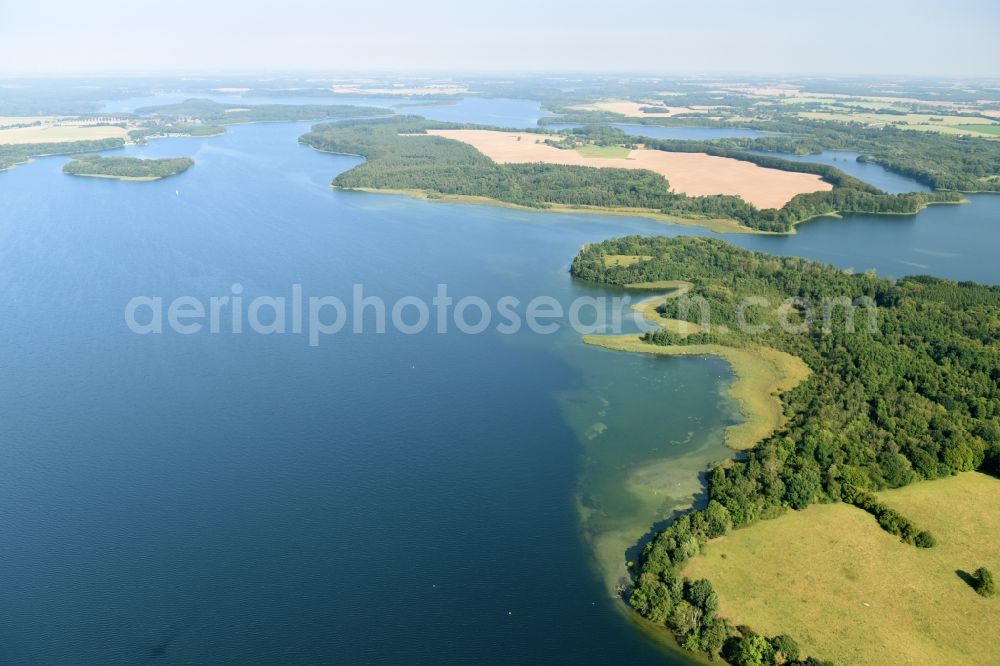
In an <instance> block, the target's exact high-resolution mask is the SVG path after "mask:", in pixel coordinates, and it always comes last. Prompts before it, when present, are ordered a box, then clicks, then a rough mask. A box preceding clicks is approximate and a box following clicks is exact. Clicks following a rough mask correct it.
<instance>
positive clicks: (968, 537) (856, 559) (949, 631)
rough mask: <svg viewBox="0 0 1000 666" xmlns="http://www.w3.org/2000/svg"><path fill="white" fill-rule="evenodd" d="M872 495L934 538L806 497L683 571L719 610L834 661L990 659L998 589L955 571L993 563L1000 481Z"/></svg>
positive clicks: (998, 615)
mask: <svg viewBox="0 0 1000 666" xmlns="http://www.w3.org/2000/svg"><path fill="white" fill-rule="evenodd" d="M879 497H880V499H882V500H883V501H884V502H886V503H887V504H889V505H890V506H891V507H892V508H894V509H896V510H898V511H899V512H901V513H902V514H903V515H905V516H906V517H908V518H909V519H911V520H913V521H914V522H915V523H916V524H918V525H920V526H921V527H922V528H923V529H928V530H930V531H931V532H932V533H933V534H934V535H935V536H936V537H937V545H936V546H935V547H933V548H926V549H924V548H915V547H913V546H911V545H908V544H906V543H903V542H901V541H900V540H899V538H897V537H895V536H893V535H891V534H889V533H887V532H885V531H884V530H882V529H881V528H880V527H879V526H878V524H876V522H875V520H874V518H872V517H871V516H870V515H868V514H867V513H865V512H863V511H861V510H859V509H857V508H855V507H853V506H849V505H846V504H825V505H813V506H811V507H809V508H807V509H805V510H804V511H790V512H789V513H788V514H786V515H784V516H782V517H780V518H777V519H775V520H768V521H764V522H761V523H759V524H756V525H753V526H752V527H749V528H746V529H742V530H737V531H735V532H733V533H732V534H730V535H729V536H726V537H722V538H720V539H716V540H714V541H710V542H709V543H708V544H707V545H706V547H705V550H704V553H703V554H702V556H700V557H696V558H694V559H692V560H691V561H690V563H689V564H688V565H687V566H686V568H685V569H684V574H685V575H687V576H689V577H692V578H702V577H704V578H708V579H709V580H711V581H712V583H713V584H714V585H715V588H716V590H717V591H718V593H719V597H720V600H721V604H722V610H721V613H722V614H723V615H726V616H728V617H730V618H732V619H734V620H735V621H738V622H745V623H747V624H750V625H751V626H752V627H753V628H754V629H755V630H758V631H763V632H770V633H781V632H785V633H788V634H790V635H792V636H794V637H795V638H796V640H798V641H799V643H800V644H801V645H802V646H803V648H804V650H805V651H806V652H808V653H809V654H814V655H817V656H822V657H823V658H825V659H831V660H833V661H834V662H835V663H839V664H887V663H895V664H917V663H922V664H925V663H933V664H956V665H957V664H972V663H986V662H984V660H983V657H984V656H985V655H993V657H994V659H993V661H992V662H991V663H996V662H997V660H1000V647H998V646H997V644H996V642H995V638H996V627H997V626H1000V598H992V599H986V598H982V597H980V596H979V595H977V594H976V593H975V592H974V591H973V590H972V588H971V587H970V586H969V585H968V584H967V583H966V582H965V580H964V579H963V574H965V575H968V574H969V573H971V572H972V571H975V570H976V569H977V568H978V567H981V566H985V567H987V568H990V569H991V570H993V571H996V570H998V569H1000V542H998V541H997V540H996V538H995V537H996V534H997V533H998V531H1000V479H996V478H993V477H990V476H986V475H984V474H980V473H977V472H965V473H962V474H959V475H957V476H954V477H950V478H947V479H943V480H937V481H926V482H922V483H917V484H914V485H911V486H907V487H905V488H901V489H897V490H890V491H886V492H883V493H880V495H879Z"/></svg>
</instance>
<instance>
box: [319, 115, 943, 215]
mask: <svg viewBox="0 0 1000 666" xmlns="http://www.w3.org/2000/svg"><path fill="white" fill-rule="evenodd" d="M462 127H476V126H473V125H461V124H457V123H442V122H436V121H428V120H424V119H422V118H418V117H410V116H404V117H397V118H390V119H379V120H363V121H344V122H339V123H334V124H324V125H316V126H314V127H313V128H312V130H311V131H310V132H309V133H307V134H305V135H303V136H302V137H301V138H300V141H302V142H303V143H306V144H308V145H310V146H312V147H314V148H317V149H319V150H326V151H330V152H338V153H349V154H354V155H361V156H363V157H365V158H367V161H366V162H365V163H364V164H361V165H359V166H357V167H355V168H354V169H351V170H349V171H347V172H345V173H342V174H340V175H338V176H337V177H336V178H335V179H334V181H333V184H334V185H336V186H338V187H345V188H374V189H415V190H424V191H427V192H430V193H434V194H440V195H465V196H478V197H489V198H492V199H497V200H499V201H505V202H509V203H513V204H518V205H523V206H532V207H537V208H544V207H546V206H548V205H549V204H563V205H570V206H602V207H613V208H645V209H653V210H657V211H660V212H662V213H664V214H667V215H676V216H681V217H691V218H702V219H731V220H737V221H739V222H740V223H742V224H744V225H745V226H747V227H750V228H753V229H760V230H765V231H788V230H790V229H791V228H792V226H793V225H794V224H795V223H797V222H800V221H802V220H805V219H808V218H810V217H814V216H816V215H823V214H829V213H834V212H866V213H905V214H912V213H916V212H917V211H919V210H920V209H921V208H922V207H923V206H925V205H927V204H928V203H931V202H937V201H957V200H960V197H959V196H957V195H955V194H935V193H931V194H922V193H915V194H906V195H889V194H885V193H883V192H880V191H879V190H877V189H875V188H873V187H871V186H870V185H867V184H865V183H862V182H861V181H858V180H857V179H855V178H851V177H850V176H848V175H846V174H844V173H843V172H841V171H839V170H838V169H835V168H833V167H828V166H823V165H812V164H803V163H799V162H792V161H789V160H781V159H777V158H773V157H768V156H761V155H752V154H750V153H746V152H744V151H741V150H737V149H733V148H725V147H720V146H718V145H715V144H711V143H706V142H652V141H650V142H649V143H650V146H651V147H654V148H656V147H662V148H663V149H666V150H684V151H688V152H703V151H705V152H710V154H713V155H719V156H724V157H736V158H738V159H746V160H748V161H752V162H754V163H757V164H761V165H762V166H772V167H774V168H782V169H786V170H791V171H800V172H801V171H805V172H809V173H817V174H818V175H820V176H822V177H823V178H825V179H828V180H830V182H831V183H832V184H834V185H835V187H834V189H833V190H832V191H830V192H815V193H812V194H801V195H798V196H797V197H795V198H793V199H792V200H791V201H790V202H789V203H788V204H786V205H785V206H784V207H783V208H780V209H767V210H760V209H758V208H755V207H754V206H752V205H751V204H749V203H747V202H746V201H744V200H743V199H741V198H739V197H735V196H728V195H714V196H703V197H690V196H687V195H684V194H677V193H673V192H670V191H669V183H668V182H667V181H666V179H664V178H663V177H662V176H660V175H658V174H655V173H653V172H650V171H645V170H632V169H611V168H604V169H595V168H592V167H579V166H564V165H555V164H496V163H494V162H493V161H492V160H490V159H489V158H487V157H486V156H484V155H483V154H482V153H480V152H479V151H477V150H476V149H474V148H473V147H471V146H469V145H467V144H464V143H462V142H459V141H453V140H450V139H445V138H443V137H434V136H423V137H419V138H415V137H412V136H405V135H406V134H423V133H426V130H427V129H431V128H462ZM486 129H498V128H486ZM586 131H587V130H585V131H584V133H586ZM595 131H596V130H595ZM599 131H600V135H599V136H598V137H596V139H599V141H598V142H599V143H601V144H602V145H611V143H614V142H615V141H614V140H615V139H617V140H618V141H617V142H619V143H620V144H621V145H631V143H632V142H634V139H633V138H630V137H627V136H626V135H624V133H622V132H620V131H618V130H613V129H610V128H602V129H601V130H599ZM401 135H403V136H401Z"/></svg>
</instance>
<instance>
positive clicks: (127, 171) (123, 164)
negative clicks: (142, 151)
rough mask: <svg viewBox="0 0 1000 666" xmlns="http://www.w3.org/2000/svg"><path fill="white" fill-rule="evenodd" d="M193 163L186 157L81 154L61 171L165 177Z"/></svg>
mask: <svg viewBox="0 0 1000 666" xmlns="http://www.w3.org/2000/svg"><path fill="white" fill-rule="evenodd" d="M193 165H194V160H192V159H191V158H188V157H170V158H160V159H139V158H135V157H101V156H99V155H83V156H81V157H76V158H73V159H72V160H70V161H69V162H67V163H66V164H65V165H63V173H65V174H69V175H71V176H107V177H112V178H166V177H167V176H175V175H177V174H179V173H181V172H183V171H187V170H188V169H189V168H190V167H192V166H193Z"/></svg>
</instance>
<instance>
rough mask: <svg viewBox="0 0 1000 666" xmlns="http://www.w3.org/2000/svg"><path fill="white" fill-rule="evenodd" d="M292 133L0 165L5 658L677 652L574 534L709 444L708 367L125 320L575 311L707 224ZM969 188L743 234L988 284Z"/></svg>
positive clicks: (540, 338)
mask: <svg viewBox="0 0 1000 666" xmlns="http://www.w3.org/2000/svg"><path fill="white" fill-rule="evenodd" d="M511 113H512V114H514V115H516V114H519V113H521V111H512V112H511ZM511 117H513V116H511ZM480 121H481V122H485V121H484V120H481V119H480ZM308 125H309V124H308V123H302V124H295V125H293V124H262V125H245V126H236V127H231V128H230V129H229V131H228V133H227V134H226V135H224V136H219V137H214V138H207V139H171V140H162V141H154V142H151V143H150V144H149V145H147V146H144V147H139V148H129V149H126V150H125V151H124V152H122V151H117V152H116V153H115V154H126V155H134V156H179V155H188V156H191V157H193V158H194V159H195V161H196V164H195V166H194V167H192V168H191V169H190V170H189V171H187V172H186V173H184V174H182V175H180V176H177V177H175V178H171V179H167V180H163V181H157V182H151V183H128V182H119V181H113V180H102V179H88V178H73V177H68V176H64V175H62V173H61V172H60V169H61V166H62V164H63V163H64V162H65V161H66V158H61V157H54V158H42V159H38V160H36V161H34V162H33V163H30V164H26V165H21V166H18V167H16V168H14V169H12V170H11V171H9V172H6V173H2V174H0V210H3V211H4V214H3V215H2V216H0V303H2V307H3V314H4V325H3V326H2V327H0V378H2V379H0V404H2V405H3V406H4V410H3V419H0V442H2V443H3V448H2V455H3V461H2V464H0V517H2V520H0V543H2V544H3V546H2V547H0V588H2V589H3V590H4V593H3V594H2V595H0V661H3V662H4V663H58V664H94V663H101V664H118V663H122V664H125V663H147V662H150V663H155V662H163V663H205V662H221V663H289V662H292V661H295V662H324V663H330V662H336V663H352V662H368V663H372V662H374V663H386V664H389V663H400V662H406V663H453V662H467V661H469V660H474V659H476V660H488V661H504V662H518V663H521V662H524V663H531V662H558V663H567V662H573V663H609V662H614V663H619V662H627V663H649V664H653V663H657V664H663V663H683V661H684V660H683V658H682V657H678V656H672V655H671V654H669V653H665V652H664V651H663V649H662V648H659V647H657V646H656V645H654V644H653V643H651V642H649V641H648V640H646V639H645V638H643V636H642V634H641V633H640V632H637V631H635V629H634V627H633V626H632V625H631V623H630V621H629V619H627V618H626V617H625V616H624V615H623V614H622V613H621V612H620V607H619V606H618V605H617V603H616V602H614V601H613V600H612V599H611V597H610V594H609V593H608V589H607V585H606V581H605V580H604V579H603V578H602V576H604V575H606V572H599V571H595V559H594V558H593V557H592V553H591V550H590V548H589V546H590V545H592V544H593V543H594V540H595V538H599V537H600V536H601V535H602V534H605V533H606V532H608V531H611V530H613V529H615V528H616V526H620V525H621V524H622V523H621V521H620V520H619V518H620V517H621V516H625V515H626V514H627V513H628V512H629V511H630V510H631V508H630V506H631V505H630V498H628V497H627V496H624V495H622V494H621V492H620V491H616V488H617V487H618V484H617V482H616V479H619V478H620V475H621V474H623V473H625V472H627V470H628V468H629V466H630V465H637V464H643V463H644V462H648V461H653V460H662V459H665V458H677V459H681V458H682V457H688V458H690V457H692V456H694V457H696V458H697V459H698V460H710V459H713V458H717V457H719V456H723V455H725V451H724V449H722V447H721V443H720V438H719V433H720V431H721V429H722V428H723V427H725V425H727V424H729V423H732V420H733V414H732V406H731V405H730V404H729V403H728V401H727V400H726V399H725V398H724V397H722V395H721V394H722V392H723V391H724V390H725V387H726V386H727V385H728V382H729V380H730V375H729V371H728V369H727V367H726V366H725V364H724V363H722V362H721V361H719V360H717V359H699V358H673V359H671V358H647V357H641V356H633V355H627V354H618V353H614V352H608V351H606V350H600V349H594V348H587V347H584V346H583V345H582V344H581V343H580V340H579V336H578V335H577V334H576V333H575V332H573V331H569V330H566V329H564V330H562V331H560V332H558V333H555V334H553V335H537V334H533V333H530V332H527V331H522V332H521V333H519V334H516V335H503V334H501V333H498V332H496V331H495V330H493V329H489V330H488V331H487V332H486V333H483V334H481V335H462V334H456V333H454V332H452V333H448V334H445V335H439V334H436V333H434V332H433V331H432V330H430V331H426V332H424V333H422V334H419V335H402V334H400V333H398V332H392V331H391V330H390V331H389V332H388V333H385V334H377V333H372V332H369V333H368V334H364V335H354V334H350V333H347V332H344V333H342V334H338V335H336V336H331V337H330V338H329V339H326V340H324V341H323V342H322V344H321V345H320V346H318V347H310V346H308V344H307V341H306V339H305V337H304V336H303V335H294V334H290V333H289V334H285V335H271V336H264V335H257V334H251V333H244V334H235V333H232V332H223V333H221V334H214V335H213V334H210V333H208V332H207V331H203V332H201V333H197V334H193V335H179V334H175V333H165V334H163V335H147V336H139V335H136V334H133V333H132V332H130V331H129V330H128V328H127V327H126V325H125V322H124V317H123V310H124V307H125V304H126V303H127V302H128V301H129V299H131V298H132V297H134V296H137V295H150V296H162V297H164V298H165V299H167V300H169V299H173V298H175V297H177V296H182V295H191V296H194V297H197V298H199V299H202V300H206V301H207V299H208V298H209V297H211V296H220V295H230V294H231V293H232V292H231V286H232V285H233V284H234V283H240V284H241V285H242V287H243V289H244V293H243V296H244V298H245V299H246V301H249V300H250V299H251V298H254V297H256V296H259V295H270V296H282V295H288V294H289V290H290V288H291V285H293V284H301V285H303V289H304V291H305V292H306V293H307V294H312V295H335V296H339V297H341V298H342V299H344V300H349V299H350V296H351V290H352V285H354V284H355V283H360V284H363V285H364V289H365V292H366V293H368V294H374V295H378V296H381V297H382V298H384V299H386V300H387V301H389V302H390V303H392V302H393V301H395V300H396V299H398V298H400V297H403V296H407V295H416V296H418V297H422V298H425V299H427V300H429V299H430V298H431V297H432V296H433V295H434V293H435V289H436V285H438V284H442V283H444V284H447V285H449V289H450V292H451V294H452V295H453V296H454V298H455V299H456V300H457V299H458V298H461V297H462V296H480V297H482V298H485V299H486V300H487V301H489V302H495V301H496V300H497V299H498V298H500V297H501V296H505V295H512V296H515V297H517V298H518V299H520V300H521V302H527V301H528V300H530V299H531V298H532V297H534V296H537V295H550V296H553V297H554V298H556V299H557V300H558V301H560V302H562V303H569V302H570V301H571V300H572V299H573V298H575V297H577V296H598V295H603V294H605V292H603V291H602V290H600V289H595V288H593V287H591V286H588V285H585V284H580V283H577V282H575V281H573V280H572V279H570V278H569V276H568V274H567V270H568V266H569V262H570V260H571V259H572V257H573V255H574V254H575V253H576V252H577V250H578V249H579V247H580V246H581V245H582V244H584V243H587V242H591V241H598V240H601V239H604V238H608V237H611V236H616V235H622V234H626V233H644V234H653V233H666V234H702V233H708V232H702V231H700V230H697V229H695V228H692V227H681V226H674V225H667V224H662V223H657V222H653V221H648V220H642V219H639V218H634V219H633V218H624V217H601V216H591V215H571V214H555V213H539V212H531V211H518V210H510V209H504V208H494V207H490V206H472V205H456V204H445V203H434V202H429V201H414V200H411V199H408V198H405V197H397V196H388V195H370V194H362V193H350V192H339V191H333V190H331V189H330V188H328V187H327V184H328V183H329V181H330V179H331V178H332V176H333V175H334V174H335V173H337V172H338V171H340V170H343V169H346V168H350V167H351V166H352V165H354V164H356V163H357V161H356V160H355V159H354V158H349V157H342V156H333V155H327V154H320V153H317V152H314V151H312V150H310V149H309V148H307V147H305V146H302V145H299V144H298V143H297V142H296V139H297V137H298V136H299V135H300V134H301V133H302V132H304V131H305V130H306V129H307V128H308ZM971 200H972V203H971V204H970V205H966V206H937V207H932V208H931V209H928V210H927V211H925V212H923V213H921V214H920V215H918V216H914V217H899V218H896V217H891V218H890V217H884V218H879V217H871V216H849V217H846V218H844V219H842V220H837V219H824V220H817V221H813V222H810V223H807V224H805V225H803V226H802V227H800V229H799V233H798V234H796V235H794V236H788V237H768V236H731V237H728V239H729V240H732V241H733V242H736V243H739V244H740V245H744V246H746V247H752V248H754V249H761V250H767V251H771V252H780V253H784V254H795V255H801V256H808V257H812V258H817V259H823V260H826V261H831V262H833V263H836V264H838V265H840V266H844V267H853V268H855V269H857V270H864V269H867V268H870V267H874V268H876V269H878V270H879V271H880V272H884V273H887V274H891V275H903V274H906V273H911V272H925V273H934V274H938V275H943V276H948V277H953V278H957V279H977V280H982V281H986V282H992V283H996V282H997V281H998V278H1000V274H998V273H1000V271H998V269H997V267H996V262H995V258H994V257H993V256H992V255H993V249H994V248H996V246H997V244H996V242H995V239H996V234H997V229H998V226H997V223H998V222H1000V197H989V196H985V195H980V196H974V197H971ZM363 321H364V322H366V327H369V326H374V323H375V322H374V317H373V316H371V315H369V316H367V318H365V319H364V320H363ZM224 330H228V329H224ZM369 330H370V329H369ZM599 425H600V426H603V428H604V429H603V430H602V429H601V428H598V427H597V426H599ZM612 461H616V462H612ZM581 503H582V504H585V505H586V506H587V507H589V508H590V509H592V510H593V511H594V512H595V514H596V515H597V519H595V518H594V516H591V517H590V518H589V519H588V520H587V521H585V522H584V523H583V524H582V525H583V527H582V529H581V521H580V516H579V515H578V508H579V505H580V504H581ZM636 511H638V509H636ZM602 516H604V518H605V520H603V521H602V519H601V517H602ZM660 517H661V516H658V515H650V516H648V517H645V514H635V515H634V516H633V517H632V518H631V519H630V520H631V522H634V523H637V524H639V525H651V524H652V523H653V522H654V521H655V520H657V519H659V518H660ZM612 523H614V524H612ZM643 529H645V528H643ZM639 536H641V534H636V535H635V537H636V538H638V537H639ZM621 560H622V561H624V553H622V558H621Z"/></svg>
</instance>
